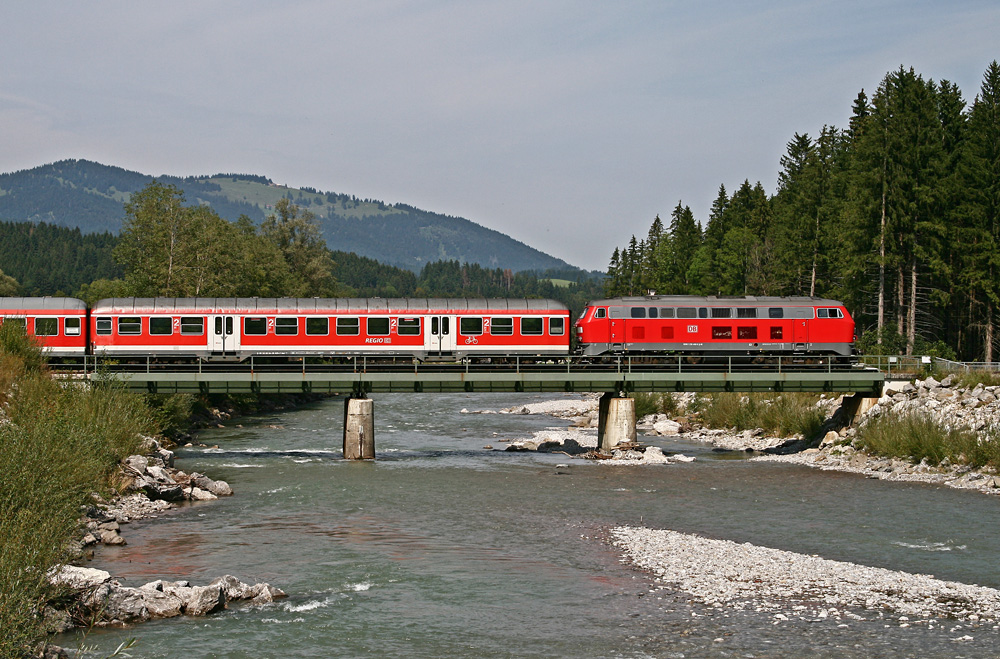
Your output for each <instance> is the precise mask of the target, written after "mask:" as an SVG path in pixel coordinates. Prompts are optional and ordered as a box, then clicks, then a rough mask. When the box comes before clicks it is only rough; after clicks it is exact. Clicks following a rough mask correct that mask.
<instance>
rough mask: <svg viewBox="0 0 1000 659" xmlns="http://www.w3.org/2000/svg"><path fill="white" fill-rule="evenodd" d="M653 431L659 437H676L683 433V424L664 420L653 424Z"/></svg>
mask: <svg viewBox="0 0 1000 659" xmlns="http://www.w3.org/2000/svg"><path fill="white" fill-rule="evenodd" d="M653 431H654V432H656V434H657V435H676V434H678V433H679V432H680V431H681V424H679V423H677V422H676V421H672V420H670V419H664V420H662V421H657V422H656V423H654V424H653Z"/></svg>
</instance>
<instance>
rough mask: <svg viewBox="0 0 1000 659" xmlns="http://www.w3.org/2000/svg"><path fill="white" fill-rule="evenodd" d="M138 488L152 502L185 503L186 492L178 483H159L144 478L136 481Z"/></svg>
mask: <svg viewBox="0 0 1000 659" xmlns="http://www.w3.org/2000/svg"><path fill="white" fill-rule="evenodd" d="M136 486H137V487H138V489H139V490H141V491H142V492H143V493H145V495H146V496H147V497H149V498H150V499H152V500H163V501H183V500H184V490H183V488H181V486H180V485H177V484H176V483H172V484H168V483H159V482H157V481H154V480H153V479H151V478H149V477H147V476H143V477H142V478H140V479H136Z"/></svg>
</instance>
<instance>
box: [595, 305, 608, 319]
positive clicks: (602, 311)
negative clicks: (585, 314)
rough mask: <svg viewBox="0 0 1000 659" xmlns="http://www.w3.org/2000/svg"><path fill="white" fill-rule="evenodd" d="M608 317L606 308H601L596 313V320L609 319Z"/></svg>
mask: <svg viewBox="0 0 1000 659" xmlns="http://www.w3.org/2000/svg"><path fill="white" fill-rule="evenodd" d="M607 317H608V310H607V309H605V308H604V307H601V308H600V309H598V310H597V311H595V312H594V318H607Z"/></svg>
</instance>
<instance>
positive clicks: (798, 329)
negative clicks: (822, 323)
mask: <svg viewBox="0 0 1000 659" xmlns="http://www.w3.org/2000/svg"><path fill="white" fill-rule="evenodd" d="M808 342H809V321H808V320H806V319H805V318H796V319H794V320H793V321H792V343H794V344H795V345H796V349H798V345H799V344H802V347H803V348H804V347H805V344H806V343H808Z"/></svg>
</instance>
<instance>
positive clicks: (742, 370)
mask: <svg viewBox="0 0 1000 659" xmlns="http://www.w3.org/2000/svg"><path fill="white" fill-rule="evenodd" d="M61 368H62V369H64V370H63V371H62V372H63V377H66V378H69V379H80V380H85V381H87V382H92V383H95V384H96V383H100V382H114V383H118V384H120V385H121V386H124V387H126V388H127V389H128V390H129V391H133V392H141V393H164V394H169V393H194V394H210V393H261V394H274V393H304V392H305V393H309V392H314V393H330V394H343V395H346V396H347V400H346V402H345V415H344V456H345V457H346V458H362V459H371V458H374V456H375V452H374V446H375V429H374V413H373V408H374V403H373V402H372V400H371V399H370V398H369V394H371V393H449V392H451V393H467V392H601V393H602V394H603V396H602V398H601V404H600V419H599V429H598V435H599V438H600V439H599V442H600V446H601V448H602V449H605V450H606V449H609V448H610V447H612V446H614V445H615V444H618V443H620V442H622V441H627V440H628V439H629V438H634V437H635V422H636V419H635V407H634V401H633V399H632V398H631V397H630V395H631V394H632V393H634V392H682V391H694V392H723V391H734V392H754V391H761V392H766V391H771V392H803V391H807V392H830V393H854V394H855V395H856V397H858V399H859V400H860V399H861V398H872V397H874V398H877V397H879V396H880V395H881V392H882V386H883V383H884V380H885V375H884V374H883V372H882V371H880V370H878V369H876V368H869V367H865V366H863V365H858V364H844V363H840V362H839V361H838V359H837V358H835V357H829V358H827V357H823V358H816V357H812V358H802V357H775V358H770V359H767V360H762V361H757V362H756V363H755V362H753V361H750V360H747V359H746V358H743V359H740V358H737V357H712V358H709V357H705V358H702V359H701V360H697V361H696V362H694V363H692V360H688V359H686V358H683V357H680V358H679V357H659V358H649V357H615V358H605V359H595V358H588V357H577V356H574V357H559V358H553V359H545V360H539V359H526V358H517V357H511V358H506V359H497V360H493V361H491V360H478V361H465V362H450V363H449V362H440V363H435V362H416V361H414V360H413V359H411V358H402V357H400V358H390V357H380V358H371V357H367V358H366V357H353V358H343V359H339V360H319V359H312V358H303V359H300V360H297V361H289V360H287V359H283V360H276V359H267V358H261V357H256V358H251V359H249V360H247V361H244V362H240V363H227V362H221V363H216V362H200V361H195V362H179V361H163V360H156V359H153V358H146V359H132V360H125V359H114V360H109V359H104V358H100V357H83V358H81V360H80V361H79V362H75V363H72V362H70V363H64V364H62V365H61Z"/></svg>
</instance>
